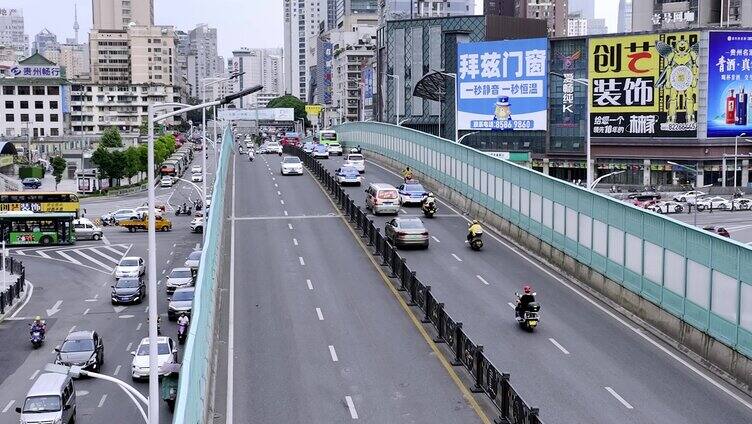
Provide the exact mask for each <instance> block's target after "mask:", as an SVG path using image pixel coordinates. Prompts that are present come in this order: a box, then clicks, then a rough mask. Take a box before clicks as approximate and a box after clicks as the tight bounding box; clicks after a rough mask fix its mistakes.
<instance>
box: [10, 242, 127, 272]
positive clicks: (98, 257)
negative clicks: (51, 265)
mask: <svg viewBox="0 0 752 424" xmlns="http://www.w3.org/2000/svg"><path fill="white" fill-rule="evenodd" d="M131 246H133V245H132V244H111V245H96V246H93V245H88V246H87V245H82V246H76V247H73V246H57V247H46V248H39V247H37V248H25V249H24V248H22V249H15V250H13V251H12V254H14V255H18V256H32V257H38V258H44V259H51V260H56V261H62V262H67V263H72V264H75V265H80V266H83V267H86V268H90V269H94V270H96V271H101V272H105V273H112V272H113V271H114V269H115V266H116V265H117V264H118V263H119V262H120V259H121V258H122V257H123V256H125V255H126V254H127V253H128V251H129V250H130V249H131Z"/></svg>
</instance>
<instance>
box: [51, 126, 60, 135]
mask: <svg viewBox="0 0 752 424" xmlns="http://www.w3.org/2000/svg"><path fill="white" fill-rule="evenodd" d="M50 135H52V136H55V135H60V131H59V130H58V129H57V128H50Z"/></svg>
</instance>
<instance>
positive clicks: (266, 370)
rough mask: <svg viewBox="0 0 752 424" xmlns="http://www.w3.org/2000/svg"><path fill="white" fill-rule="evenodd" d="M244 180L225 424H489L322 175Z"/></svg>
mask: <svg viewBox="0 0 752 424" xmlns="http://www.w3.org/2000/svg"><path fill="white" fill-rule="evenodd" d="M234 179H235V184H234V185H233V184H231V185H230V187H233V186H234V189H235V196H236V197H235V202H236V204H235V209H234V216H235V220H234V225H235V230H234V231H235V238H234V240H235V246H234V248H233V250H231V251H230V255H234V259H231V262H232V263H234V280H233V281H234V283H231V284H232V286H231V287H230V288H229V292H230V293H234V296H233V299H234V306H232V307H230V306H229V304H228V303H227V302H224V301H223V302H222V307H221V309H220V313H221V315H225V314H232V315H233V316H234V320H233V319H231V320H230V321H231V322H233V323H234V327H230V332H231V337H232V339H233V341H232V342H231V345H232V346H233V352H234V354H233V355H232V356H231V358H230V360H229V361H227V363H228V367H229V369H231V370H232V371H231V372H228V373H226V374H224V373H221V374H222V377H224V379H225V380H224V381H222V380H218V381H217V391H218V392H217V396H216V401H217V403H218V404H217V416H222V417H225V421H221V422H229V421H230V418H227V414H232V416H233V417H234V422H235V423H238V422H249V423H300V422H311V423H344V422H351V421H353V420H354V419H358V420H359V421H361V422H370V423H413V422H414V423H428V422H431V423H460V422H461V423H472V422H480V419H479V416H478V415H477V413H476V412H475V411H474V409H473V407H472V403H470V402H468V401H466V400H465V399H464V398H463V391H462V390H460V388H459V387H458V385H457V384H456V383H455V382H454V381H452V379H451V378H450V376H451V373H448V372H447V370H446V369H445V368H444V367H443V366H442V362H441V361H440V360H439V359H438V358H437V357H436V355H435V353H434V352H433V351H432V349H431V347H430V346H429V344H428V343H427V342H426V341H425V340H424V339H423V337H422V336H421V333H420V332H419V330H418V327H416V325H415V324H414V323H413V322H411V320H410V318H409V317H408V315H407V314H406V313H405V311H404V310H403V309H402V307H401V306H400V303H398V302H397V300H396V299H395V297H394V295H393V294H392V292H391V291H390V290H389V289H388V288H387V286H386V285H385V282H384V280H383V278H382V276H381V275H380V274H379V273H378V272H377V268H376V267H375V266H374V264H372V263H371V261H370V259H369V258H368V257H367V256H366V255H365V253H364V252H363V250H362V249H361V247H360V245H359V244H358V242H357V241H356V238H355V237H354V236H353V234H352V233H351V232H350V230H349V229H348V228H347V227H346V226H345V224H344V222H343V221H342V219H341V218H340V217H339V216H338V215H337V211H336V210H335V209H334V208H333V206H332V204H331V203H330V201H329V200H328V199H327V198H326V197H325V196H324V194H323V193H322V192H321V190H320V188H319V186H318V185H317V184H316V183H315V182H314V180H313V179H312V178H311V176H310V175H308V174H307V173H306V174H305V175H303V176H284V177H283V176H280V173H279V158H278V157H277V156H261V155H259V156H257V159H256V161H254V162H253V163H249V161H248V159H247V157H245V156H239V157H237V161H236V174H235V177H234ZM230 308H231V309H232V312H230V311H229V310H228V309H230ZM222 319H223V320H224V318H222ZM222 322H225V321H222ZM225 352H226V351H225ZM221 355H222V353H220V360H219V363H224V362H225V361H224V359H223V357H222V356H221ZM450 370H451V368H450ZM452 373H453V372H452ZM228 385H229V386H230V389H229V390H232V393H231V394H230V395H229V396H228V395H227V391H228ZM465 393H466V391H465ZM222 401H226V403H227V404H226V405H223V404H221V403H222Z"/></svg>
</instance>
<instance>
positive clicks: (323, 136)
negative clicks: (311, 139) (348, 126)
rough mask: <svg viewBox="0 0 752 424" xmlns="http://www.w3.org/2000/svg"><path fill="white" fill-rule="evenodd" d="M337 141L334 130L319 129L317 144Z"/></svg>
mask: <svg viewBox="0 0 752 424" xmlns="http://www.w3.org/2000/svg"><path fill="white" fill-rule="evenodd" d="M336 143H339V137H338V136H337V131H334V130H320V131H319V144H325V145H329V144H336Z"/></svg>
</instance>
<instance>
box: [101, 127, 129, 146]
mask: <svg viewBox="0 0 752 424" xmlns="http://www.w3.org/2000/svg"><path fill="white" fill-rule="evenodd" d="M99 144H100V145H101V146H104V147H123V139H122V137H120V131H118V129H117V127H109V128H107V129H106V130H104V132H103V133H102V138H101V139H100V141H99Z"/></svg>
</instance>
